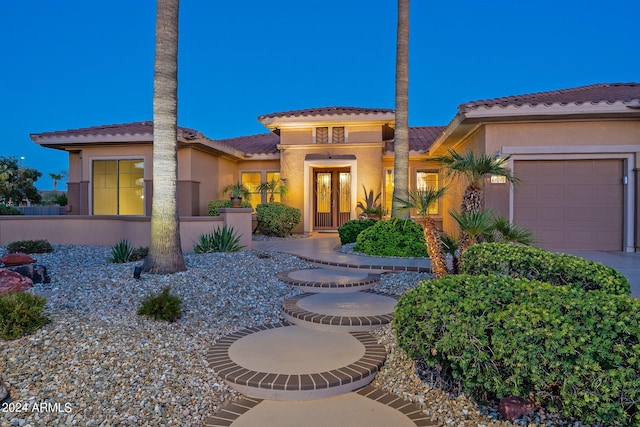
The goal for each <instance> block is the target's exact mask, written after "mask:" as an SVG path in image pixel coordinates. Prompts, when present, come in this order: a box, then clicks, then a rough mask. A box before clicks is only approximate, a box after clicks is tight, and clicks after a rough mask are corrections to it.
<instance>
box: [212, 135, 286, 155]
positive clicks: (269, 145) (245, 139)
mask: <svg viewBox="0 0 640 427" xmlns="http://www.w3.org/2000/svg"><path fill="white" fill-rule="evenodd" d="M216 142H219V143H221V144H224V145H228V146H229V147H233V148H235V149H236V150H240V151H242V152H243V153H246V154H277V153H278V149H277V148H276V145H277V144H279V143H280V137H279V136H278V135H276V134H275V133H273V132H269V133H261V134H258V135H249V136H240V137H237V138H228V139H217V140H216Z"/></svg>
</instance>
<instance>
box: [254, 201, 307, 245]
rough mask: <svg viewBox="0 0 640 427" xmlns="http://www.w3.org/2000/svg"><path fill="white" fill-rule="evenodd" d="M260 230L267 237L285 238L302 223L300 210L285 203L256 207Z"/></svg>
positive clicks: (265, 204)
mask: <svg viewBox="0 0 640 427" xmlns="http://www.w3.org/2000/svg"><path fill="white" fill-rule="evenodd" d="M256 213H257V214H258V228H259V229H260V232H261V233H263V234H267V235H272V236H279V237H285V236H288V235H290V234H291V231H292V230H293V229H294V228H295V226H296V225H298V224H299V223H300V219H301V218H302V214H301V213H300V209H297V208H292V207H290V206H287V205H285V204H284V203H279V202H271V203H262V204H260V205H258V206H257V207H256Z"/></svg>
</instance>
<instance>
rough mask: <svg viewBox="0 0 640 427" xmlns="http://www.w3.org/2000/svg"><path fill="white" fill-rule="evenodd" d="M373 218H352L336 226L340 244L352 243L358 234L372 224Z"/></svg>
mask: <svg viewBox="0 0 640 427" xmlns="http://www.w3.org/2000/svg"><path fill="white" fill-rule="evenodd" d="M376 222H377V221H376V220H375V219H371V218H370V219H352V220H351V221H347V222H345V223H344V224H342V225H341V226H340V227H338V235H340V244H341V245H346V244H347V243H354V242H355V241H356V239H357V238H358V235H359V234H360V233H361V232H362V231H364V230H366V229H367V228H369V227H371V226H372V225H374V224H375V223H376Z"/></svg>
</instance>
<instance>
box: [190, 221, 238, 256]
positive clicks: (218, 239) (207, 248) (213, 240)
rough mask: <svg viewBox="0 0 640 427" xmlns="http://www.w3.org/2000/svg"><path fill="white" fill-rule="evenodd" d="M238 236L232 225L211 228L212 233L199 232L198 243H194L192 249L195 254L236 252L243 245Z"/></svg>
mask: <svg viewBox="0 0 640 427" xmlns="http://www.w3.org/2000/svg"><path fill="white" fill-rule="evenodd" d="M240 237H241V236H238V235H236V231H235V230H234V228H233V227H227V226H226V224H225V225H224V226H223V227H222V228H217V229H215V230H213V233H207V234H201V235H200V239H199V241H198V243H194V245H193V251H194V252H195V253H197V254H206V253H210V252H237V251H239V250H240V249H242V248H244V247H245V246H243V245H240Z"/></svg>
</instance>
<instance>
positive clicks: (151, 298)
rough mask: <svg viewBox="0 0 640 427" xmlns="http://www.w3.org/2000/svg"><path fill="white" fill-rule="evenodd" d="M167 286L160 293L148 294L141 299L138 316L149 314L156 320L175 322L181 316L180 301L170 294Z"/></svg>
mask: <svg viewBox="0 0 640 427" xmlns="http://www.w3.org/2000/svg"><path fill="white" fill-rule="evenodd" d="M169 292H170V289H169V287H168V286H167V287H165V288H164V289H163V290H162V292H161V293H160V294H157V295H154V294H149V295H147V296H146V297H144V299H143V300H142V304H141V305H140V308H139V309H138V314H139V315H140V316H149V317H152V318H154V319H156V320H165V321H167V322H175V321H176V320H178V319H180V317H182V308H181V305H182V301H181V300H180V298H179V297H177V296H175V295H171V294H170V293H169Z"/></svg>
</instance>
